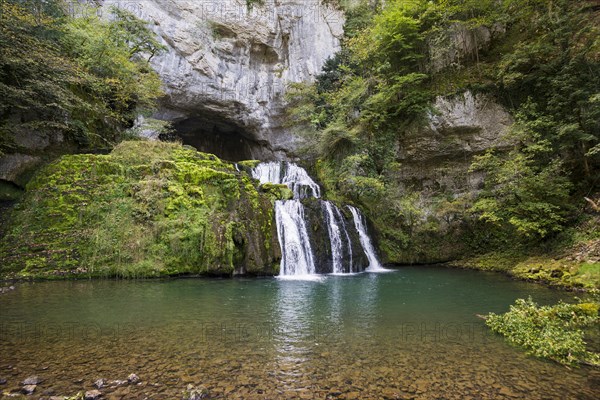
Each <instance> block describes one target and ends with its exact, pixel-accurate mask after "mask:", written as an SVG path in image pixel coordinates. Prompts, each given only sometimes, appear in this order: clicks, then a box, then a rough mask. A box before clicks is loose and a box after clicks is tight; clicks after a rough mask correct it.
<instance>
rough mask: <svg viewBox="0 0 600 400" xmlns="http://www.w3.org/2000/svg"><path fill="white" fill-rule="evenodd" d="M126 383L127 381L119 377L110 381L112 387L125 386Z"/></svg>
mask: <svg viewBox="0 0 600 400" xmlns="http://www.w3.org/2000/svg"><path fill="white" fill-rule="evenodd" d="M125 384H127V381H122V380H120V379H117V380H116V381H110V386H112V387H117V386H123V385H125Z"/></svg>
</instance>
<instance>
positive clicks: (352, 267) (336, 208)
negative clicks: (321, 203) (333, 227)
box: [333, 204, 354, 272]
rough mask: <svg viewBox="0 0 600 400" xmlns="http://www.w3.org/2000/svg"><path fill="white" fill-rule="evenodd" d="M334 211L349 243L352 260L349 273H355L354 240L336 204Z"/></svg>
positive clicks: (349, 254) (349, 256) (349, 253)
mask: <svg viewBox="0 0 600 400" xmlns="http://www.w3.org/2000/svg"><path fill="white" fill-rule="evenodd" d="M333 210H334V211H335V214H336V215H337V217H338V221H339V224H340V225H341V226H342V228H343V230H344V235H345V236H346V243H348V258H349V259H350V268H349V272H354V263H353V260H352V240H351V239H350V234H348V229H346V222H345V221H344V216H343V215H342V212H341V211H340V209H339V208H338V207H337V206H336V205H335V204H334V205H333Z"/></svg>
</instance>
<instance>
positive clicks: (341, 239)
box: [252, 162, 383, 279]
mask: <svg viewBox="0 0 600 400" xmlns="http://www.w3.org/2000/svg"><path fill="white" fill-rule="evenodd" d="M252 176H253V177H254V178H255V179H258V180H259V181H260V183H261V184H265V183H274V184H285V185H287V186H288V187H289V188H290V189H291V190H292V192H293V194H294V197H293V199H292V200H286V201H283V200H279V201H276V202H275V219H276V223H277V234H278V238H279V244H280V246H281V253H282V258H281V267H280V274H279V276H280V277H283V278H288V279H295V278H296V279H306V278H310V277H315V276H317V275H316V274H317V271H319V272H326V273H333V274H344V273H353V272H360V271H362V270H364V269H365V267H366V270H367V271H378V270H383V268H382V267H381V265H380V263H379V261H378V260H377V256H376V255H375V250H374V248H373V245H372V243H371V239H370V238H369V236H368V233H367V231H366V228H365V226H366V224H364V223H363V220H362V219H363V218H364V217H362V214H360V211H358V209H356V208H354V207H349V209H350V211H351V213H352V217H353V219H354V224H352V223H349V224H347V223H346V220H345V217H344V214H343V213H342V211H341V210H340V209H339V208H338V207H337V206H336V205H335V204H334V203H332V202H331V201H324V200H320V197H321V188H320V187H319V185H318V184H317V183H316V182H315V181H314V180H313V179H312V178H311V177H310V176H309V175H308V173H307V172H306V170H305V169H304V168H302V167H299V166H298V165H296V164H293V163H287V162H268V163H261V164H259V165H257V166H256V167H255V168H254V169H253V171H252ZM311 199H312V202H313V203H310V201H311ZM315 201H317V202H318V204H320V209H321V211H319V213H318V214H319V215H318V216H317V217H318V219H319V220H320V221H322V223H323V225H325V226H326V228H327V229H326V231H327V232H326V233H327V235H323V234H321V235H320V236H319V234H318V233H316V232H315V231H319V229H318V228H315V227H312V228H313V229H311V226H310V218H309V216H308V215H307V209H306V207H305V204H304V203H305V202H309V203H306V204H307V205H308V204H313V205H314V204H315V203H314V202H315ZM312 215H313V217H314V211H313V214H312ZM313 221H314V219H313ZM313 225H314V224H313ZM317 225H319V224H317ZM350 227H354V229H355V231H354V232H350V231H349V228H350ZM325 236H326V237H325ZM353 237H354V238H355V241H357V242H359V243H360V245H361V246H360V248H361V249H362V251H363V252H364V253H363V254H362V255H361V256H360V257H358V258H361V259H362V260H365V258H364V256H366V260H368V265H364V262H363V265H355V263H357V262H360V260H357V257H355V253H354V251H356V250H353V246H352V238H353ZM356 238H357V239H356ZM325 242H327V243H325ZM323 248H326V251H323V250H322V249H323ZM315 249H321V253H326V260H323V259H322V258H321V259H318V257H316V255H315ZM366 260H365V262H366ZM319 261H321V262H319ZM321 264H326V265H321Z"/></svg>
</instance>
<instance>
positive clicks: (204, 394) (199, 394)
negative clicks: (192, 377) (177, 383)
mask: <svg viewBox="0 0 600 400" xmlns="http://www.w3.org/2000/svg"><path fill="white" fill-rule="evenodd" d="M208 397H209V393H208V390H206V388H204V387H202V386H198V387H197V386H194V385H192V384H189V385H187V387H186V391H185V396H184V400H202V399H207V398H208Z"/></svg>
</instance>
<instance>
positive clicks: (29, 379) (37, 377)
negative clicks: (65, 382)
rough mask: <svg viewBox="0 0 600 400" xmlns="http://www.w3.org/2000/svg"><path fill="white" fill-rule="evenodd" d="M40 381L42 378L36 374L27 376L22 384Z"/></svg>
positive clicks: (36, 383) (26, 384)
mask: <svg viewBox="0 0 600 400" xmlns="http://www.w3.org/2000/svg"><path fill="white" fill-rule="evenodd" d="M40 383H42V379H41V378H40V377H39V376H37V375H34V376H30V377H29V378H27V379H25V380H24V381H23V385H24V386H29V385H39V384H40Z"/></svg>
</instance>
